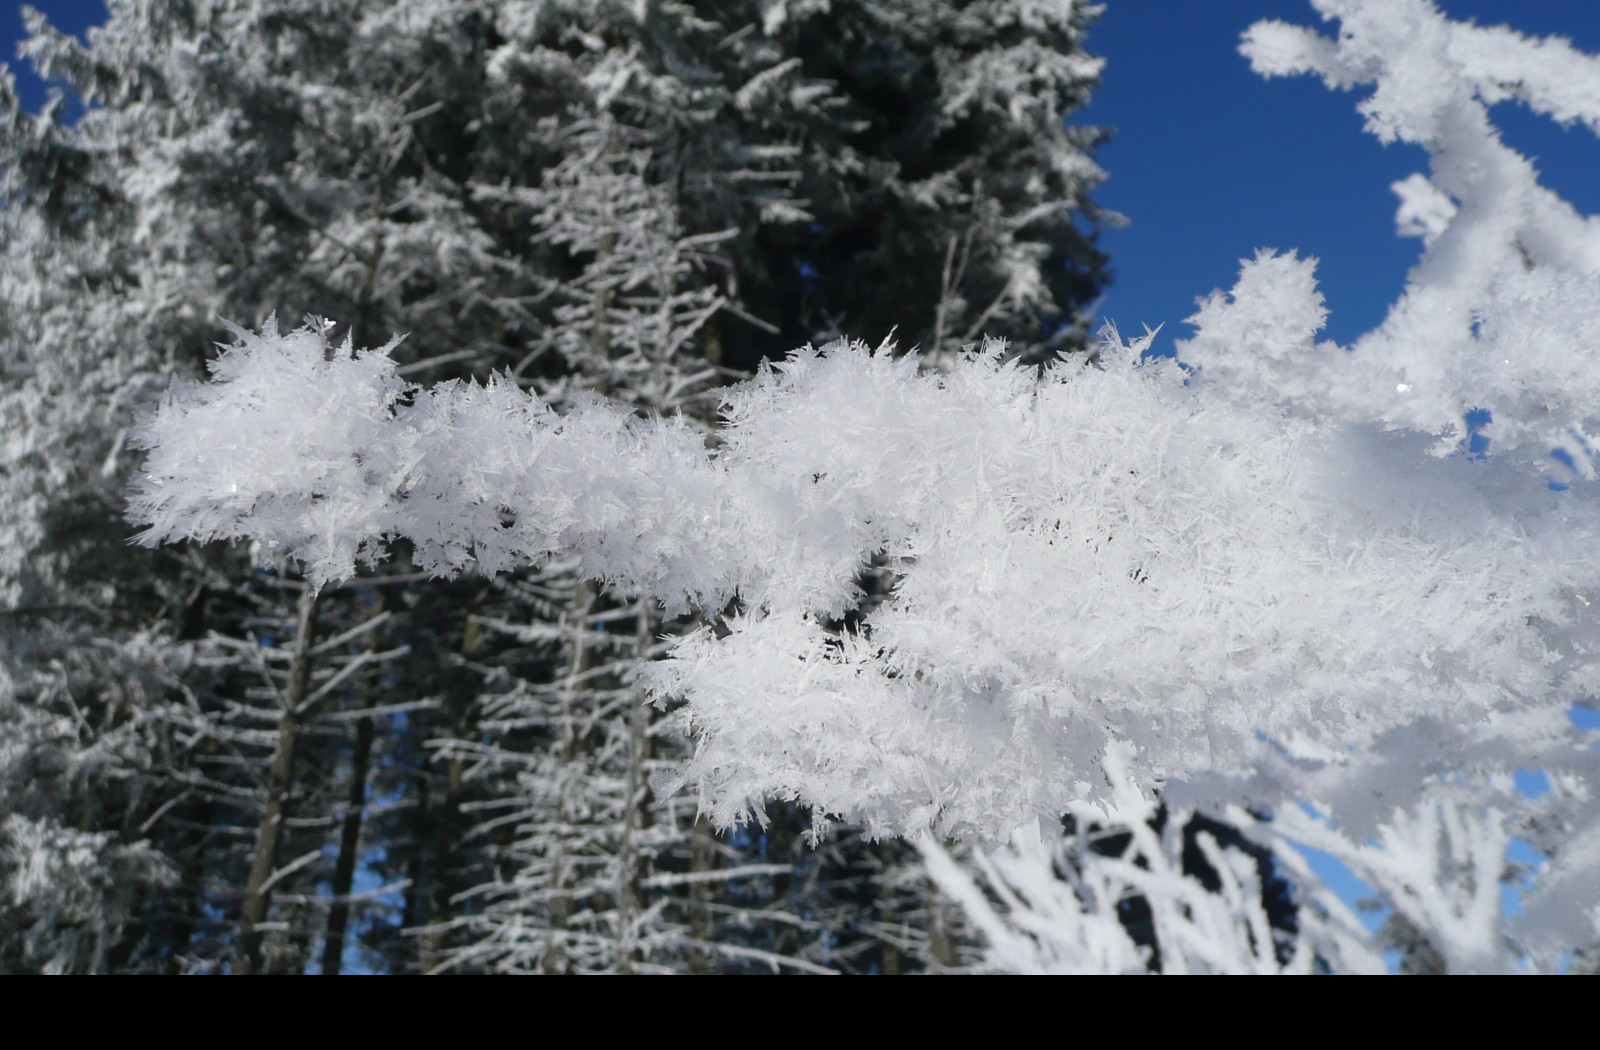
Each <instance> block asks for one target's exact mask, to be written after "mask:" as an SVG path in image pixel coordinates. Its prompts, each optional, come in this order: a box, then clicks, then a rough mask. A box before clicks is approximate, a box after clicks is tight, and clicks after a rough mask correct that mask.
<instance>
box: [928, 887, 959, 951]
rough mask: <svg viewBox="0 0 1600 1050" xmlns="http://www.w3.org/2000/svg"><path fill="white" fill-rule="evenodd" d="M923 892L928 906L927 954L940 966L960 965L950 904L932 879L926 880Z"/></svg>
mask: <svg viewBox="0 0 1600 1050" xmlns="http://www.w3.org/2000/svg"><path fill="white" fill-rule="evenodd" d="M925 892H926V894H927V895H926V897H925V898H924V899H925V900H926V901H927V907H928V955H929V956H930V957H931V958H932V959H933V961H934V963H936V964H937V965H938V966H940V967H944V968H954V967H957V966H960V965H961V951H960V948H959V946H958V945H957V943H956V935H955V931H954V930H952V929H951V918H952V917H951V914H950V904H949V903H948V902H947V901H946V900H945V899H944V894H942V893H940V892H939V886H938V884H937V883H935V882H934V881H933V880H932V879H928V880H927V883H926V890H925Z"/></svg>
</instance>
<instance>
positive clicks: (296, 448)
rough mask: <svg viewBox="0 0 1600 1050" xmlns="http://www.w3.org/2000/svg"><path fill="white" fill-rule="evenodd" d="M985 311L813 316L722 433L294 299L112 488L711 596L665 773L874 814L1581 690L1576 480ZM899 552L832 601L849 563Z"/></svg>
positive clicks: (1034, 798) (351, 545)
mask: <svg viewBox="0 0 1600 1050" xmlns="http://www.w3.org/2000/svg"><path fill="white" fill-rule="evenodd" d="M998 353H999V348H998V347H991V348H990V349H989V350H988V351H987V352H985V353H983V354H978V355H974V356H970V357H968V358H967V359H965V360H964V361H963V362H961V363H960V364H959V366H958V367H955V368H954V369H953V370H952V371H951V372H950V373H949V374H947V375H944V376H931V375H924V374H919V373H918V371H917V366H916V360H915V358H912V357H907V358H900V359H896V358H894V357H892V356H890V355H889V354H888V353H887V352H886V351H878V352H872V351H868V350H867V349H866V348H864V347H861V346H859V345H856V346H851V345H845V344H835V345H833V346H830V347H828V348H826V349H825V350H823V351H813V350H809V349H807V350H804V351H800V352H798V353H797V354H796V355H795V356H793V357H792V358H791V359H790V360H789V361H788V362H786V363H784V364H783V365H781V366H778V367H776V368H773V369H770V370H768V371H766V372H764V373H763V374H762V375H760V376H758V377H757V378H756V379H754V380H752V381H750V382H749V383H747V384H745V385H743V386H741V387H738V388H735V389H733V390H732V391H730V392H729V394H728V395H727V399H726V405H725V415H726V418H727V422H728V426H727V429H726V431H725V434H724V440H723V444H722V447H721V448H720V449H719V450H717V451H716V452H714V453H712V452H707V451H706V450H705V447H704V443H703V440H702V438H701V436H700V433H699V432H698V431H696V430H693V429H691V428H689V427H687V426H683V425H680V424H678V423H676V422H674V421H673V420H671V419H640V418H638V417H637V416H635V415H634V414H633V413H632V412H629V411H626V410H625V409H623V408H620V407H615V406H610V405H607V404H604V403H600V402H586V403H582V404H579V405H577V406H576V407H574V408H573V409H572V411H570V412H568V413H567V414H566V415H557V414H556V413H554V412H552V411H550V410H549V409H548V408H546V407H545V406H544V405H543V404H542V403H540V402H538V401H537V400H536V399H534V398H531V397H530V396H529V395H527V394H524V393H522V392H521V391H519V390H517V389H515V388H514V387H512V386H510V385H508V384H505V383H503V382H495V383H491V384H489V385H487V386H475V385H459V384H443V385H440V386H437V387H434V388H431V389H427V390H422V389H415V388H408V387H406V386H405V385H404V384H402V383H401V382H400V381H399V380H397V379H396V378H395V377H394V375H393V366H392V364H391V363H390V362H389V360H388V359H387V357H386V356H385V354H384V353H383V352H382V351H378V352H372V353H357V352H353V351H352V350H351V349H350V348H349V346H348V344H346V345H345V346H343V347H339V348H336V349H331V348H329V347H328V346H327V344H326V343H325V340H324V336H323V333H322V332H321V331H319V330H317V329H315V328H306V329H301V330H299V331H296V332H292V333H289V334H287V335H279V334H277V333H276V332H272V331H270V330H269V331H267V332H265V333H263V334H262V335H260V336H253V335H249V334H248V333H241V336H240V342H239V343H238V344H237V345H235V346H234V347H233V348H231V349H230V350H228V352H227V353H225V354H224V355H223V356H222V357H221V358H219V359H218V361H217V362H216V363H215V365H214V372H215V381H214V382H213V383H211V384H208V385H190V386H185V387H180V388H177V389H175V390H174V392H173V393H172V395H171V396H169V398H168V399H167V400H166V401H165V402H164V403H163V404H162V406H161V407H160V409H159V411H158V412H157V413H156V414H155V416H154V417H153V418H152V419H151V420H150V421H149V422H148V423H147V425H146V426H145V427H144V428H143V430H142V431H141V432H140V434H139V436H138V438H137V441H138V443H140V444H141V445H143V446H144V447H148V448H150V449H151V454H150V457H149V459H148V461H147V463H146V465H145V470H144V473H143V476H142V479H141V481H140V482H139V485H138V492H137V495H136V497H135V499H134V501H133V504H132V511H131V513H132V514H133V515H134V516H135V517H136V518H138V519H139V520H141V521H144V522H147V523H149V528H148V529H147V530H146V531H145V532H144V533H143V534H142V536H141V538H142V540H143V542H146V543H156V542H162V541H170V540H174V539H178V538H182V537H192V538H195V539H201V540H210V539H247V540H251V541H254V542H258V543H261V544H263V545H265V546H266V547H268V548H271V549H275V550H278V551H280V552H281V553H284V554H287V555H290V556H292V557H295V558H297V559H300V560H301V561H303V562H304V563H305V564H306V566H307V569H308V571H309V573H310V574H311V576H312V578H313V579H314V580H316V581H317V582H319V583H325V582H328V581H331V580H336V579H342V578H344V577H346V576H348V575H350V574H351V573H352V572H354V571H355V567H356V564H357V562H358V560H360V559H361V558H364V557H365V558H371V557H376V556H378V554H379V552H380V548H381V544H382V543H383V542H385V541H386V540H392V539H401V538H403V539H405V540H407V541H409V542H410V543H411V545H412V546H413V548H414V551H415V554H414V557H415V558H416V559H417V561H418V562H419V563H420V564H421V565H422V566H423V567H425V568H427V569H429V570H432V571H436V572H439V573H442V574H448V573H453V572H457V571H460V570H462V569H464V568H467V567H468V566H473V567H476V568H477V569H479V570H481V571H484V572H491V573H492V572H497V571H500V570H502V569H504V568H506V567H508V566H511V565H513V564H516V563H518V562H520V561H526V560H535V561H536V560H539V559H541V558H543V557H545V556H547V555H548V554H549V553H550V552H552V551H556V550H573V551H576V552H577V553H579V554H580V555H581V556H582V558H583V561H584V566H585V571H586V572H588V573H590V574H591V575H593V576H594V577H595V578H598V579H602V580H605V581H608V582H610V583H612V584H613V585H615V586H616V587H618V588H619V589H621V590H625V591H644V592H648V593H650V594H652V595H655V596H657V597H659V598H660V599H662V600H663V601H665V602H666V603H667V604H668V605H669V606H672V607H682V606H684V604H685V603H688V602H694V603H698V604H700V605H701V606H703V607H704V608H706V609H708V610H710V611H712V612H713V613H715V612H716V611H719V610H722V609H723V608H724V607H725V605H726V603H727V602H728V601H730V600H731V599H734V598H737V599H738V600H739V602H740V606H739V611H738V612H736V613H734V614H732V615H730V616H729V617H728V619H727V622H726V630H725V631H724V632H721V633H722V634H723V635H724V636H723V637H719V636H718V632H713V631H711V630H709V629H707V630H703V631H700V632H697V633H694V634H691V635H689V636H687V637H686V638H685V639H683V640H682V641H681V642H679V643H678V645H677V646H676V648H675V649H674V654H673V657H672V658H671V659H669V660H668V661H666V662H665V663H663V664H661V665H660V667H659V668H657V669H655V670H654V671H653V672H652V679H651V680H652V683H653V688H654V689H655V691H656V693H657V695H659V696H663V697H665V696H683V697H686V698H688V699H689V700H690V703H689V706H688V707H687V709H686V710H687V712H688V713H687V715H686V720H687V722H688V724H689V725H690V726H691V727H692V728H693V729H694V731H695V733H696V736H697V738H698V740H699V749H698V752H697V755H696V758H695V759H694V760H693V762H692V763H691V765H690V768H689V775H690V777H691V779H692V780H694V781H696V782H698V783H699V784H700V786H701V789H702V791H703V792H705V802H706V804H707V805H708V806H709V807H710V808H711V809H712V811H713V812H714V813H715V815H716V817H717V819H718V820H720V821H722V822H724V823H727V822H732V821H735V820H738V819H742V818H744V817H745V816H747V815H749V813H751V812H752V811H756V812H758V811H759V805H760V799H762V798H763V797H767V796H772V795H777V796H784V797H800V798H803V799H805V800H806V801H807V802H808V803H810V804H811V805H813V806H814V807H815V808H816V809H817V810H818V811H819V813H820V814H837V815H842V816H847V817H850V818H852V819H856V820H861V821H864V822H867V823H868V824H871V825H873V826H877V827H881V828H882V829H883V830H894V831H915V830H918V829H921V828H927V827H936V828H940V829H943V830H947V831H948V830H955V831H977V832H979V833H982V834H986V835H998V834H1003V833H1004V832H1006V831H1007V830H1008V829H1009V828H1011V827H1014V826H1017V825H1019V824H1021V823H1024V822H1026V821H1028V820H1030V819H1032V818H1033V817H1035V816H1037V815H1040V814H1050V813H1057V812H1061V811H1063V810H1064V808H1065V807H1066V806H1067V805H1068V804H1069V803H1071V802H1073V801H1076V800H1081V799H1085V798H1095V797H1099V796H1100V795H1101V794H1102V792H1103V790H1104V788H1103V784H1104V780H1103V778H1102V777H1101V776H1100V775H1099V774H1098V773H1096V769H1097V767H1098V765H1099V762H1100V755H1101V753H1102V751H1103V749H1104V747H1105V745H1106V743H1107V741H1109V740H1112V739H1121V740H1126V741H1128V742H1130V743H1132V744H1134V746H1135V747H1136V748H1137V749H1138V759H1137V766H1136V768H1137V772H1138V775H1139V776H1140V777H1141V778H1142V779H1144V780H1146V781H1149V780H1150V779H1152V778H1164V777H1174V776H1177V777H1181V776H1184V775H1186V774H1187V773H1189V772H1190V771H1193V770H1196V769H1203V768H1217V769H1227V768H1231V767H1232V766H1233V765H1234V764H1236V763H1238V762H1240V761H1243V760H1244V759H1245V758H1246V756H1247V755H1249V754H1251V753H1252V751H1253V741H1254V739H1255V735H1256V734H1257V733H1259V732H1265V733H1268V734H1269V735H1279V734H1290V733H1300V734H1307V735H1309V736H1311V737H1313V738H1319V739H1324V740H1328V741H1341V742H1345V743H1350V742H1357V741H1360V740H1364V739H1370V738H1371V737H1372V736H1373V735H1374V734H1375V733H1377V732H1381V731H1382V730H1384V729H1387V728H1390V727H1393V726H1396V725H1400V724H1403V723H1405V722H1409V721H1411V720H1414V719H1416V718H1418V717H1421V716H1424V715H1428V716H1434V717H1439V718H1446V719H1475V718H1481V717H1483V716H1485V715H1486V714H1488V713H1489V712H1491V711H1493V710H1496V709H1498V708H1501V707H1505V706H1511V707H1516V706H1520V705H1526V704H1532V703H1542V702H1548V698H1549V697H1550V696H1552V695H1554V694H1558V693H1559V694H1563V695H1568V696H1572V697H1578V696H1581V695H1582V694H1583V691H1584V690H1586V689H1588V688H1591V687H1592V682H1593V679H1594V675H1595V667H1594V661H1593V659H1592V658H1591V657H1590V656H1588V655H1587V653H1588V652H1590V651H1592V650H1590V649H1589V647H1588V646H1589V642H1590V640H1591V635H1592V634H1593V628H1592V626H1591V625H1590V623H1589V622H1588V620H1587V619H1586V618H1582V617H1578V616H1575V615H1574V609H1575V608H1576V607H1577V602H1578V596H1579V595H1580V594H1581V593H1582V592H1584V591H1586V590H1592V588H1593V587H1594V585H1595V584H1596V582H1597V581H1596V580H1595V578H1594V575H1595V570H1594V567H1593V565H1592V562H1591V560H1590V559H1588V558H1587V557H1586V556H1585V555H1584V553H1583V552H1584V551H1585V550H1586V549H1587V548H1588V545H1589V544H1591V543H1592V542H1593V540H1594V534H1595V526H1594V524H1593V522H1592V515H1591V514H1590V512H1589V511H1588V505H1587V502H1586V501H1580V500H1577V499H1573V498H1570V497H1567V498H1562V497H1558V496H1557V495H1555V494H1552V493H1549V492H1546V491H1544V490H1543V488H1542V486H1540V485H1538V484H1536V483H1534V482H1533V480H1532V479H1528V478H1525V477H1523V476H1522V475H1518V474H1516V473H1514V472H1512V471H1511V470H1509V469H1504V468H1500V467H1496V466H1494V465H1492V464H1474V463H1469V462H1466V461H1463V460H1459V459H1457V460H1436V459H1432V458H1430V457H1428V456H1426V455H1422V454H1421V450H1420V448H1418V447H1417V444H1416V442H1415V441H1409V440H1408V439H1404V438H1396V437H1385V436H1382V435H1379V434H1375V433H1369V432H1367V431H1365V430H1362V429H1361V428H1351V427H1340V426H1335V425H1331V424H1323V425H1318V424H1313V423H1309V422H1305V421H1301V420H1292V419H1285V418H1283V417H1282V416H1280V415H1278V414H1276V413H1274V412H1272V411H1270V410H1256V409H1250V408H1240V407H1238V406H1236V405H1233V404H1231V403H1229V402H1228V401H1226V400H1224V399H1223V398H1221V397H1218V396H1215V395H1214V394H1213V393H1210V392H1208V391H1205V390H1201V391H1199V392H1196V391H1194V390H1191V389H1190V388H1188V387H1186V386H1185V385H1184V381H1183V374H1182V373H1181V372H1180V371H1179V370H1177V369H1176V368H1173V367H1171V366H1170V365H1164V364H1161V363H1151V364H1140V362H1139V355H1138V353H1137V347H1131V346H1128V345H1126V344H1122V343H1120V342H1118V341H1115V340H1113V341H1112V342H1110V343H1108V344H1107V345H1106V346H1105V347H1104V348H1103V350H1102V352H1101V355H1100V361H1101V365H1100V366H1099V367H1085V366H1080V365H1062V366H1058V367H1056V368H1054V369H1052V370H1051V371H1049V372H1048V373H1047V375H1046V376H1045V378H1044V380H1043V381H1042V382H1038V383H1036V382H1035V381H1034V379H1033V376H1032V374H1031V373H1030V372H1027V371H1023V370H1019V369H1013V368H1007V367H1003V366H1001V365H999V364H998V360H997V359H998ZM874 558H879V559H884V560H885V561H886V562H887V564H888V565H889V566H891V567H892V570H893V573H894V575H895V577H896V578H897V581H898V583H897V586H896V589H895V592H894V594H893V596H892V598H891V600H889V601H888V602H887V603H885V604H883V605H881V606H880V607H878V608H877V609H875V610H873V611H871V612H870V614H868V615H866V616H865V618H864V619H862V621H861V624H860V626H859V627H858V628H856V629H852V630H841V629H840V627H839V623H838V618H839V617H841V616H843V615H844V614H845V613H846V612H847V611H850V610H851V609H852V607H853V604H854V601H855V596H856V578H857V575H858V574H859V573H860V572H861V571H863V570H864V569H865V568H866V567H867V566H868V564H869V563H870V562H871V561H872V560H873V559H874Z"/></svg>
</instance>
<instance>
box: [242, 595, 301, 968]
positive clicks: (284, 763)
mask: <svg viewBox="0 0 1600 1050" xmlns="http://www.w3.org/2000/svg"><path fill="white" fill-rule="evenodd" d="M316 629H317V595H316V592H315V591H313V590H312V589H311V587H310V586H309V585H307V587H306V588H305V590H304V591H302V592H301V593H300V604H299V610H298V615H297V617H296V622H295V632H294V650H293V656H292V658H291V660H290V663H289V682H288V685H287V687H286V688H285V689H284V691H283V692H282V694H281V697H282V708H281V711H280V713H279V716H278V741H277V746H276V747H275V748H274V749H273V753H272V774H271V778H270V780H269V781H268V784H267V800H266V805H265V807H264V808H263V809H262V812H261V823H260V824H259V825H258V826H257V828H256V844H255V851H254V853H253V854H252V855H251V859H250V878H249V881H248V882H246V883H245V890H244V907H243V909H242V911H241V914H240V919H239V942H240V943H239V947H240V952H239V964H238V972H239V973H244V974H248V973H256V972H257V971H259V970H260V969H261V968H262V960H261V931H260V926H261V923H262V922H263V921H265V920H266V917H267V908H268V906H269V904H270V903H271V886H270V880H271V878H272V869H273V868H274V866H276V864H277V857H278V845H279V843H280V842H281V840H282V838H283V821H284V817H285V811H286V809H287V807H288V802H289V793H290V792H291V791H292V790H293V789H294V752H295V745H296V743H297V741H298V738H299V733H300V719H301V718H302V717H303V715H304V712H302V711H301V710H300V708H301V705H303V704H304V703H305V699H306V696H307V695H308V687H309V684H310V681H311V641H312V637H313V636H314V635H315V634H316Z"/></svg>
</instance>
